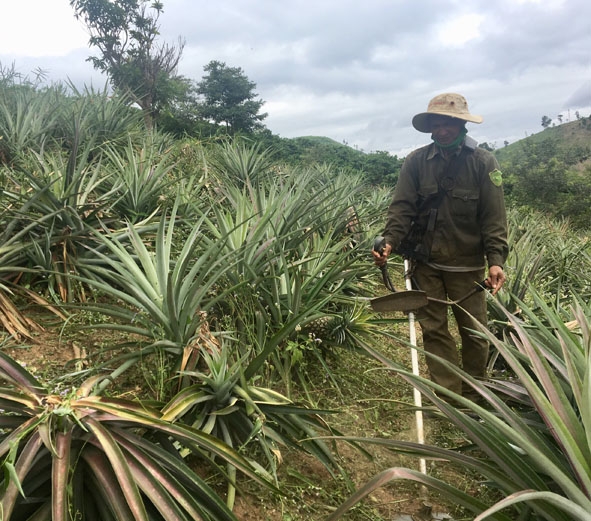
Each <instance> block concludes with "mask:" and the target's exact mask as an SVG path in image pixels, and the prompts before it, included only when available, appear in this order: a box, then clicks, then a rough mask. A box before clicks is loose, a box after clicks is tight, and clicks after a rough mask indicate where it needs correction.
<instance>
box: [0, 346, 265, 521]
mask: <svg viewBox="0 0 591 521" xmlns="http://www.w3.org/2000/svg"><path fill="white" fill-rule="evenodd" d="M0 380H2V382H3V386H2V387H1V388H0V408H2V410H3V414H2V416H1V417H0V458H2V460H3V469H4V473H3V477H2V478H1V479H0V508H1V513H2V519H3V520H5V521H21V520H23V521H24V520H30V519H52V520H53V521H67V520H70V519H80V518H81V519H89V520H92V519H101V520H103V521H132V520H133V521H139V520H143V521H148V520H150V521H153V520H168V521H181V520H186V521H190V520H191V521H192V520H195V519H203V520H209V521H221V520H225V521H235V519H236V518H235V516H234V515H233V514H232V512H231V511H230V510H229V509H228V508H227V507H226V506H225V505H224V503H223V501H222V500H221V499H220V498H219V497H218V495H217V493H216V492H214V491H213V490H212V489H211V488H210V487H209V486H208V485H207V484H206V483H205V481H204V480H203V479H202V478H201V477H200V476H199V475H197V474H196V473H195V472H194V471H193V470H192V469H191V467H190V466H189V465H188V464H187V462H186V461H185V460H184V459H183V458H182V457H181V454H180V450H179V449H186V450H189V451H191V452H193V453H195V454H198V455H199V457H200V458H201V459H202V458H203V457H206V458H209V457H212V458H213V457H214V456H215V458H217V459H218V460H219V461H221V462H227V463H228V464H231V465H232V466H233V467H234V468H236V469H238V470H239V471H240V472H244V473H245V474H246V475H247V476H249V477H250V478H252V479H255V480H256V481H258V482H259V483H262V484H265V483H266V484H268V485H269V486H272V485H271V484H270V483H267V482H265V481H264V480H262V479H261V478H260V477H259V476H258V475H257V473H255V472H254V469H253V467H252V466H251V465H250V464H249V463H248V462H247V461H246V460H245V459H244V458H243V457H242V456H240V455H239V454H238V453H237V452H236V451H234V450H233V449H232V448H230V447H229V446H227V445H225V444H224V443H222V442H221V441H219V440H218V439H216V438H214V437H212V436H210V435H208V434H207V433H205V432H203V431H200V430H198V429H194V428H191V427H187V426H184V425H182V424H173V423H171V422H169V421H166V420H165V419H163V418H162V416H161V414H160V413H159V411H157V410H154V409H152V408H151V407H150V406H149V405H147V404H144V403H140V402H135V401H131V400H125V399H120V398H107V397H102V396H99V395H96V394H93V390H94V389H95V385H94V384H95V383H96V381H95V380H89V381H86V382H84V383H83V384H82V385H81V386H80V387H78V388H72V389H69V390H62V392H60V393H57V392H53V393H52V392H49V391H48V390H47V389H45V387H44V386H43V385H42V384H41V383H40V382H39V381H38V380H36V379H35V378H34V377H33V376H32V375H31V374H30V373H28V372H27V371H26V370H25V369H24V368H22V367H21V366H20V365H19V364H17V363H16V362H15V361H14V360H12V359H11V358H9V357H8V356H6V355H5V354H4V353H2V352H0ZM194 464H195V462H194V463H193V465H194Z"/></svg>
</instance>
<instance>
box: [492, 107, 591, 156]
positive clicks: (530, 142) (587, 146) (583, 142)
mask: <svg viewBox="0 0 591 521" xmlns="http://www.w3.org/2000/svg"><path fill="white" fill-rule="evenodd" d="M526 147H535V148H538V149H546V150H548V151H556V153H557V154H558V156H559V157H560V158H561V159H562V160H565V162H566V163H567V164H568V165H572V164H575V163H577V162H580V161H589V158H590V156H591V118H581V119H579V120H576V121H570V122H568V123H563V124H562V125H557V126H554V127H548V128H546V129H544V130H542V131H541V132H538V133H537V134H532V135H530V136H527V137H526V138H524V139H520V140H519V141H516V142H515V143H511V144H510V145H507V146H506V147H503V148H499V149H498V150H495V155H496V156H497V159H498V160H499V162H500V163H512V162H521V161H522V159H523V155H524V149H525V148H526Z"/></svg>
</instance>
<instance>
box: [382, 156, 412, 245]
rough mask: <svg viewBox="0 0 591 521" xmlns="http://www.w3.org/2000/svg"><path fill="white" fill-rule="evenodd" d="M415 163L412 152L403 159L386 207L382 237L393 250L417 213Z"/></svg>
mask: <svg viewBox="0 0 591 521" xmlns="http://www.w3.org/2000/svg"><path fill="white" fill-rule="evenodd" d="M416 163H417V162H416V156H415V155H414V154H412V153H411V154H410V155H409V156H407V158H406V159H405V161H404V163H403V164H402V168H401V169H400V175H399V176H398V182H397V183H396V187H395V188H394V195H393V197H392V202H391V203H390V206H389V207H388V216H387V219H386V227H385V229H384V238H385V239H386V243H387V244H390V245H391V246H392V249H393V250H396V249H397V248H398V247H399V246H400V242H401V241H402V239H403V238H404V237H405V236H406V234H407V233H408V230H409V228H410V223H411V221H412V219H413V217H414V216H415V215H416V213H417V199H418V197H417V187H416V183H417V172H416Z"/></svg>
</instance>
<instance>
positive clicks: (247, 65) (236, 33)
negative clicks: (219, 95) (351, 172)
mask: <svg viewBox="0 0 591 521" xmlns="http://www.w3.org/2000/svg"><path fill="white" fill-rule="evenodd" d="M30 1H35V2H38V3H39V4H43V5H45V6H46V5H47V4H49V3H50V2H47V0H30ZM27 3H29V1H28V2H24V1H22V0H21V2H19V3H18V5H21V4H27ZM13 4H17V2H13ZM51 4H52V6H54V7H56V9H54V11H55V14H56V16H53V14H52V13H50V12H48V11H47V10H46V11H42V12H41V11H40V13H41V14H40V15H37V14H36V13H37V11H34V10H31V9H28V10H27V16H26V17H23V16H22V13H21V14H20V15H19V16H18V20H19V22H17V21H16V18H14V17H16V16H17V15H15V14H11V12H9V14H8V15H7V14H6V12H4V13H3V20H5V23H6V24H7V25H9V26H12V27H19V29H20V30H21V31H22V33H23V34H22V35H21V36H19V38H18V40H19V41H20V42H24V41H29V43H30V47H26V49H27V52H25V54H28V57H27V58H26V62H25V61H23V60H25V59H24V58H22V57H23V51H22V50H21V51H20V53H18V52H17V50H16V49H15V48H14V46H13V47H12V48H11V49H12V51H11V52H12V54H10V53H8V51H6V49H9V47H8V46H5V45H0V49H3V51H2V54H0V60H1V61H2V63H6V59H7V57H10V59H11V60H12V59H14V57H15V56H18V60H17V64H18V65H19V67H20V66H21V64H23V63H26V65H27V66H29V64H33V63H39V64H41V63H42V64H43V67H47V68H49V69H51V70H52V71H53V72H54V73H55V74H59V75H61V77H62V78H63V77H65V76H67V77H70V78H73V77H75V78H76V80H77V81H78V80H79V79H81V78H84V77H86V78H93V82H94V84H95V85H96V84H97V82H98V80H97V74H96V72H92V69H90V66H89V64H87V63H85V62H84V59H85V58H86V57H87V56H88V55H90V54H93V52H91V51H90V50H89V49H87V48H84V47H85V45H86V38H85V39H84V42H83V45H82V44H80V40H78V39H77V38H78V37H76V38H73V37H72V49H71V52H68V53H66V52H65V51H64V49H63V48H61V49H54V51H52V52H54V53H55V54H61V55H62V56H61V57H59V58H58V57H56V58H55V59H54V58H50V57H48V56H47V55H46V54H43V53H44V52H45V51H46V50H47V49H49V48H50V45H49V43H48V42H49V40H50V39H51V38H52V36H51V34H54V37H55V38H56V40H57V39H58V35H61V34H64V35H67V34H70V31H74V29H73V27H75V28H76V29H75V30H76V31H79V30H80V24H79V23H78V22H76V21H75V20H74V19H73V12H72V10H71V8H70V7H69V0H52V2H51ZM58 5H59V6H61V7H60V8H59V9H57V6H58ZM58 14H59V17H58ZM590 18H591V6H590V4H589V2H588V0H568V1H566V0H564V1H563V0H544V1H543V2H542V1H539V0H519V1H518V0H497V1H495V2H490V1H485V0H473V1H471V2H460V1H458V0H416V1H414V2H409V1H407V0H366V1H364V2H359V1H358V0H355V1H353V0H339V1H337V0H322V1H319V0H292V1H290V2H277V1H276V0H224V1H223V2H195V1H193V0H164V12H163V14H162V16H161V19H160V22H161V36H162V39H163V40H164V41H167V42H170V43H174V42H175V41H176V39H177V38H178V37H179V36H182V37H183V38H185V39H186V47H185V51H184V54H183V59H182V62H181V66H180V70H179V72H180V73H181V74H183V75H184V76H187V77H189V78H192V79H195V80H197V81H199V80H200V79H201V77H202V76H203V67H204V66H205V65H206V64H207V63H208V62H209V61H211V60H221V61H224V62H226V63H227V64H228V65H229V66H232V67H241V68H242V69H243V70H244V72H245V74H246V75H247V76H248V78H249V79H250V80H251V81H254V82H255V83H256V84H257V89H256V91H257V92H258V94H259V96H260V97H261V98H262V99H263V100H265V101H266V104H265V105H264V107H263V110H264V111H265V112H268V113H269V116H268V118H267V119H266V120H265V123H266V125H267V126H268V128H270V130H271V131H273V132H274V133H277V134H279V135H281V136H284V137H295V136H301V135H321V136H327V137H330V138H332V139H335V140H336V141H339V142H342V141H345V142H348V143H349V144H350V145H352V146H357V147H359V148H362V149H364V150H366V151H370V150H388V151H390V152H392V153H396V154H398V155H402V154H405V153H407V152H408V150H411V149H412V148H413V147H416V146H418V145H420V144H422V143H424V142H425V139H426V138H427V139H428V136H425V135H421V134H419V133H417V132H416V131H415V130H414V129H413V128H412V126H411V125H410V120H411V118H412V116H413V114H415V113H417V112H420V111H423V110H425V108H426V106H427V103H428V101H429V99H430V98H431V97H433V96H434V95H436V94H438V93H440V92H445V91H456V92H460V93H462V94H464V95H465V96H466V97H467V99H468V102H469V104H470V109H471V110H472V111H473V112H475V113H477V114H482V115H483V116H484V123H483V124H482V125H472V126H471V127H470V133H471V135H473V136H474V137H475V138H476V139H477V140H479V141H487V142H488V143H496V145H497V146H502V144H503V142H504V141H509V142H513V141H515V140H517V139H520V138H522V137H524V136H525V135H528V134H531V133H534V132H538V131H541V130H542V127H541V118H542V116H544V115H547V116H548V117H551V118H555V117H556V115H557V114H559V113H561V112H564V111H565V110H568V109H570V110H571V111H573V113H574V111H575V110H577V109H583V108H584V107H589V106H590V105H591V103H590V102H589V98H590V96H591V94H590V88H589V82H590V81H591V63H590V58H589V49H591V32H590V31H589V22H588V21H589V19H590ZM41 21H42V22H44V23H45V25H46V26H48V27H49V28H50V29H49V31H50V33H51V34H50V35H48V34H47V32H38V34H37V33H35V32H31V31H30V29H31V28H32V27H38V26H39V24H40V23H41ZM19 24H20V25H19ZM25 24H26V25H25ZM36 24H37V25H36ZM38 31H40V29H38ZM33 42H34V45H33ZM0 43H2V40H0ZM43 48H45V50H43ZM74 49H78V50H76V51H75V50H74ZM58 51H59V52H58ZM31 56H38V57H39V56H44V58H43V60H41V59H38V60H37V62H35V59H34V58H31ZM33 68H34V67H33ZM99 77H100V76H99ZM98 83H99V84H102V80H101V82H98Z"/></svg>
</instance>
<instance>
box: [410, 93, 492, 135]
mask: <svg viewBox="0 0 591 521" xmlns="http://www.w3.org/2000/svg"><path fill="white" fill-rule="evenodd" d="M431 114H437V115H439V116H449V117H451V118H457V119H461V120H463V121H470V122H471V123H482V116H477V115H475V114H470V112H469V111H468V102H467V101H466V98H464V96H462V95H461V94H455V93H453V92H446V93H445V94H439V95H438V96H435V97H434V98H433V99H432V100H431V101H430V102H429V106H428V107H427V112H421V113H420V114H417V115H416V116H415V117H414V118H412V126H413V127H414V128H416V129H417V130H418V131H419V132H431V128H430V124H429V116H430V115H431Z"/></svg>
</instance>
